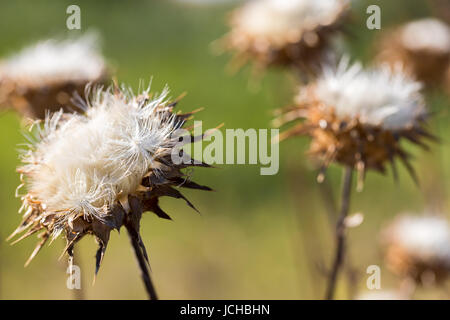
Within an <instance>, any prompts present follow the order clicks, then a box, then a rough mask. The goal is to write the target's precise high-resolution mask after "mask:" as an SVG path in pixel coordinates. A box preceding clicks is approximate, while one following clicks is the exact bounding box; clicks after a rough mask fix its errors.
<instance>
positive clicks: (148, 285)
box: [125, 224, 158, 300]
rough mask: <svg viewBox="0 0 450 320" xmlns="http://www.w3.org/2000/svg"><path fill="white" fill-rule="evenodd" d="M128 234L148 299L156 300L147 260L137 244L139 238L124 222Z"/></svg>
mask: <svg viewBox="0 0 450 320" xmlns="http://www.w3.org/2000/svg"><path fill="white" fill-rule="evenodd" d="M125 226H126V228H127V231H128V235H129V237H130V241H131V245H132V247H133V250H134V253H135V255H136V259H137V261H138V264H139V268H140V269H141V277H142V281H143V282H144V286H145V290H146V291H147V294H148V297H149V300H158V295H157V294H156V290H155V287H154V286H153V283H152V279H151V277H150V272H149V270H148V266H147V262H146V261H145V257H144V254H143V253H142V249H141V247H140V246H139V239H138V237H137V236H136V232H135V231H134V229H133V228H132V227H131V226H129V225H128V224H125Z"/></svg>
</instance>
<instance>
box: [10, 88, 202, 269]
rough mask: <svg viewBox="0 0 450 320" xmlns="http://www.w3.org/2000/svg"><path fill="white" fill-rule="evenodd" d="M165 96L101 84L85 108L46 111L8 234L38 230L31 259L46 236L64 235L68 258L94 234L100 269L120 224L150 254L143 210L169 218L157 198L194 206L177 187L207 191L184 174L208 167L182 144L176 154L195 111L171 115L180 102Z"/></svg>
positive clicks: (26, 163)
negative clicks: (18, 216)
mask: <svg viewBox="0 0 450 320" xmlns="http://www.w3.org/2000/svg"><path fill="white" fill-rule="evenodd" d="M167 95H168V90H167V89H165V90H164V91H163V92H162V93H161V94H160V95H156V96H153V97H151V96H150V94H149V89H147V90H144V91H143V92H142V93H141V94H140V95H138V96H135V95H133V93H132V92H131V91H129V90H126V89H125V88H122V89H118V88H109V89H107V90H104V89H102V88H97V89H95V90H94V91H93V93H92V94H89V93H87V94H86V96H88V97H90V98H89V99H88V101H87V102H86V103H85V105H84V108H85V113H84V114H77V113H73V114H67V113H62V111H60V112H56V113H54V114H53V115H50V116H47V118H46V119H45V123H44V125H43V126H39V124H36V127H35V129H34V130H35V133H36V134H35V137H34V140H35V141H33V142H31V143H30V144H29V145H28V148H27V150H25V151H24V153H23V156H22V161H23V163H24V165H23V166H22V167H20V168H19V169H18V172H20V173H21V177H23V185H25V186H26V188H27V194H25V195H23V196H22V201H23V206H22V208H21V211H22V212H24V215H23V221H22V223H21V224H20V226H19V227H18V228H17V230H16V231H15V232H14V233H13V234H12V235H11V237H10V238H12V237H14V236H15V235H17V234H19V233H22V232H25V233H24V234H23V236H21V237H20V238H19V239H18V240H17V241H19V240H21V239H23V238H26V237H28V236H30V235H32V234H34V233H37V232H41V233H40V234H39V236H38V237H39V238H41V241H40V242H39V244H38V245H37V247H36V249H35V251H34V252H33V254H32V255H31V257H30V259H29V260H28V262H29V261H30V260H31V259H32V258H33V257H34V256H35V255H36V253H37V252H38V251H39V249H40V248H41V247H42V245H43V244H44V243H45V242H46V241H47V239H49V238H51V239H55V238H56V237H58V236H59V235H60V234H61V233H64V234H65V236H66V239H67V247H66V248H65V251H67V252H68V253H69V256H71V255H72V249H73V246H74V244H75V243H76V242H77V241H79V240H80V239H81V238H83V236H85V235H87V234H90V235H94V236H95V238H96V240H97V242H98V244H99V249H98V252H97V264H96V267H97V268H96V270H97V271H98V268H99V266H100V262H101V260H102V257H103V254H104V252H105V249H106V245H107V243H108V240H109V236H110V232H111V231H112V230H113V229H120V227H121V226H122V225H124V226H126V227H127V230H130V228H131V229H132V231H133V234H134V235H135V236H136V237H138V238H139V243H140V246H141V248H142V250H143V253H144V255H145V256H146V254H145V250H144V245H143V243H142V240H141V238H140V233H139V224H140V219H141V214H142V212H144V211H152V212H154V213H155V214H156V215H158V216H159V217H161V218H165V219H170V217H169V216H168V215H167V214H166V213H165V212H164V211H163V210H162V209H161V208H160V207H159V205H158V200H159V197H162V196H169V197H173V198H181V199H184V200H185V201H186V202H187V204H188V205H189V206H191V207H192V208H194V207H193V205H192V204H191V203H190V202H189V201H188V200H187V199H186V198H185V197H184V196H183V195H182V194H181V193H180V192H179V191H178V190H177V189H175V188H173V187H186V188H193V189H202V190H210V189H209V188H208V187H204V186H200V185H198V184H196V183H194V182H192V181H190V180H189V176H187V175H186V174H185V173H183V172H182V169H184V168H187V167H192V166H208V165H206V164H204V163H201V162H194V160H193V159H192V158H190V157H189V156H188V155H187V154H185V153H183V151H182V149H176V150H177V152H179V153H180V156H182V157H183V161H182V163H174V161H173V160H172V152H173V150H174V149H175V148H176V146H178V147H179V145H180V144H179V141H180V140H179V139H180V137H181V135H180V134H179V133H177V132H178V130H179V129H180V128H182V127H183V125H184V124H185V122H186V121H187V120H188V118H190V116H191V115H192V113H190V114H180V113H178V114H176V113H174V112H173V108H174V106H175V105H176V101H175V102H169V101H168V99H167ZM186 132H188V131H186ZM186 132H184V134H186ZM30 140H33V137H32V138H31V139H30ZM180 162H181V161H180ZM194 209H195V208H194ZM17 241H16V242H17Z"/></svg>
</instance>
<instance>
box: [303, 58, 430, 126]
mask: <svg viewBox="0 0 450 320" xmlns="http://www.w3.org/2000/svg"><path fill="white" fill-rule="evenodd" d="M421 87H422V85H421V84H420V83H419V82H416V81H414V80H412V79H411V78H409V77H408V76H407V75H406V74H405V73H403V72H402V71H401V70H400V69H397V70H392V69H390V68H388V67H378V68H374V69H370V70H364V69H363V68H362V66H361V64H359V63H355V64H353V65H351V66H349V62H348V59H342V60H341V62H340V63H339V65H338V67H337V68H331V67H325V68H324V69H323V72H322V75H321V76H320V77H319V79H318V80H317V82H316V86H315V88H314V94H315V97H316V98H317V99H318V100H319V101H321V102H322V103H323V104H324V106H326V107H332V108H333V111H334V112H335V114H336V116H337V117H338V118H342V119H343V120H348V119H355V118H358V119H359V121H360V122H361V123H363V124H367V125H373V126H381V127H382V128H384V129H386V130H402V129H408V128H409V127H410V126H412V125H414V124H415V123H416V122H417V119H418V118H420V117H421V116H423V115H424V114H425V104H424V101H423V98H422V95H421V94H420V89H421ZM304 94H306V92H305V90H304V89H301V92H300V95H299V97H298V99H299V100H301V99H302V96H303V95H304Z"/></svg>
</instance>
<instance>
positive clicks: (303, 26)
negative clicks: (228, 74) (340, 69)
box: [222, 0, 349, 72]
mask: <svg viewBox="0 0 450 320" xmlns="http://www.w3.org/2000/svg"><path fill="white" fill-rule="evenodd" d="M348 8H349V2H348V1H347V0H318V1H308V0H259V1H256V0H254V1H249V2H248V3H246V4H244V5H243V6H242V7H240V8H238V9H236V10H235V11H234V12H233V13H232V15H231V19H230V27H231V31H230V32H229V33H228V34H227V35H226V36H225V37H224V38H223V40H222V42H223V47H224V48H225V49H227V50H230V51H233V52H235V57H234V62H235V63H236V64H237V65H238V66H240V65H243V64H244V63H246V62H247V61H249V60H253V61H254V63H255V67H256V68H264V67H267V66H271V65H295V66H296V67H298V68H300V70H302V71H305V72H309V71H311V69H313V68H314V67H315V66H317V63H318V62H319V61H321V58H323V57H324V55H325V52H326V51H327V49H328V47H329V42H330V39H331V37H333V35H334V34H335V33H336V32H337V31H338V30H339V29H340V25H341V22H342V20H343V17H344V16H345V14H346V13H347V11H348Z"/></svg>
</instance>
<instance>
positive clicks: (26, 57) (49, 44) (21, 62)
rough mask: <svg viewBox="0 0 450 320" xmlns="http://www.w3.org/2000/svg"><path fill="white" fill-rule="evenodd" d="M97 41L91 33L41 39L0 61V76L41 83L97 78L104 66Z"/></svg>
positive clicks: (82, 80)
mask: <svg viewBox="0 0 450 320" xmlns="http://www.w3.org/2000/svg"><path fill="white" fill-rule="evenodd" d="M97 44H98V37H97V36H96V34H94V33H87V34H85V35H83V36H80V37H78V38H68V39H64V40H56V39H49V40H44V41H40V42H38V43H36V44H34V45H31V46H29V47H26V48H24V49H22V51H20V52H19V53H16V54H14V55H11V56H10V57H8V58H6V59H5V60H3V61H1V62H0V80H1V79H2V78H5V79H8V80H13V81H16V82H23V81H24V82H25V83H27V84H29V85H32V86H33V85H36V86H40V85H42V82H46V83H48V82H53V81H55V82H58V81H68V80H70V81H73V82H89V81H94V80H97V79H99V78H101V77H102V76H103V75H104V73H105V72H106V68H107V67H106V63H105V61H104V58H103V57H102V55H101V54H100V52H99V48H98V45H97Z"/></svg>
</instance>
